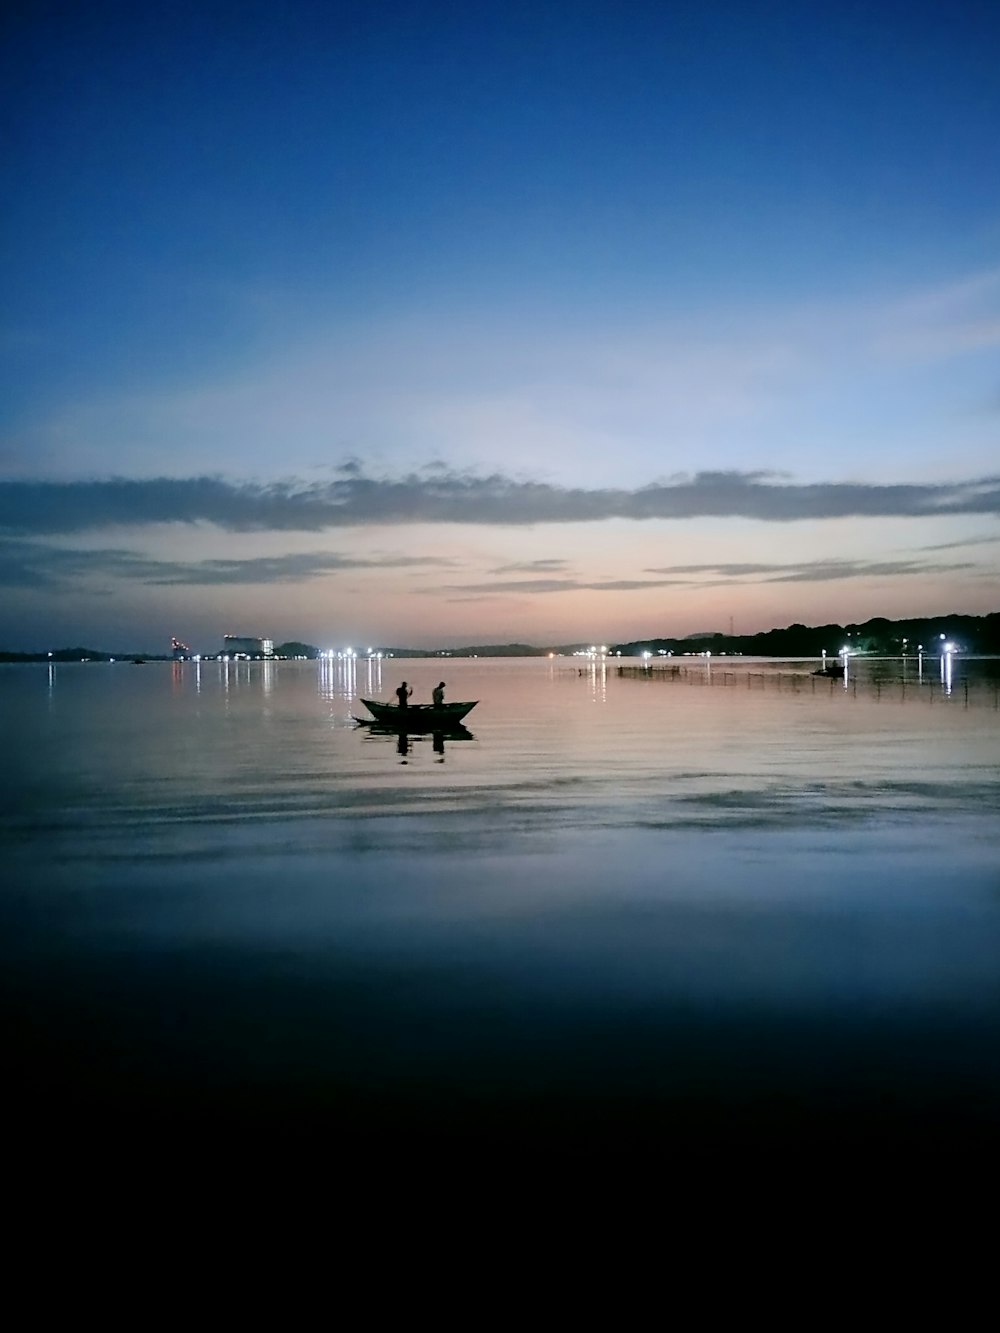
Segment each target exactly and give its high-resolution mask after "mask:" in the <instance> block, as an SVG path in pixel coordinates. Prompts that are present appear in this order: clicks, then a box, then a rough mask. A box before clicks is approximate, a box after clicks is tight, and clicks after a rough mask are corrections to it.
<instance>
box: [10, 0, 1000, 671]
mask: <svg viewBox="0 0 1000 1333" xmlns="http://www.w3.org/2000/svg"><path fill="white" fill-rule="evenodd" d="M0 22H2V25H3V26H2V31H0V124H2V141H0V142H2V155H3V165H4V180H5V187H6V188H5V191H4V193H5V204H4V208H3V210H2V216H0V373H2V395H0V649H11V650H30V651H45V650H46V649H48V648H53V647H57V646H64V645H69V644H83V645H86V646H89V647H95V648H103V649H106V650H112V651H113V650H114V649H116V648H117V649H120V650H123V651H125V650H135V649H143V650H146V651H166V650H167V647H168V644H169V639H170V636H171V635H177V636H178V637H179V638H181V639H183V640H184V641H185V642H188V643H189V644H191V646H192V648H193V649H195V650H198V651H203V652H212V651H216V650H217V649H218V648H219V647H220V646H221V640H222V636H223V635H224V634H227V633H231V634H240V635H260V636H264V637H270V638H273V639H274V640H275V641H276V642H281V641H283V640H286V639H293V638H294V639H300V640H305V641H307V642H310V643H314V644H317V645H318V646H320V647H341V646H346V645H348V644H351V645H358V644H362V643H363V644H364V645H365V646H374V645H379V646H413V647H443V646H460V645H463V644H470V643H500V642H511V641H518V642H528V643H532V644H536V645H538V646H546V645H549V644H557V643H570V642H622V641H625V640H631V639H637V638H642V637H650V636H654V635H656V636H675V635H685V634H694V633H701V632H706V631H722V632H728V630H729V629H730V626H732V627H733V628H734V629H735V631H736V632H737V633H747V634H748V633H753V632H756V631H760V630H765V629H768V628H771V627H773V626H781V625H787V624H791V623H795V622H802V623H805V624H823V623H829V622H840V623H850V622H860V621H863V620H865V619H867V618H869V617H871V616H875V615H884V616H889V617H893V618H902V617H912V616H924V615H926V616H933V615H938V614H944V613H946V612H951V611H955V612H962V613H965V614H973V615H982V614H985V613H987V612H990V611H997V610H1000V524H998V521H997V520H998V516H1000V147H998V145H1000V78H997V68H998V64H1000V7H998V6H997V5H996V4H995V3H991V2H984V3H964V2H963V0H950V2H948V3H923V2H922V0H907V2H906V3H903V2H899V3H896V2H895V0H880V2H879V3H877V4H874V3H864V4H862V3H852V2H851V0H841V3H838V4H837V5H828V4H818V3H816V4H813V3H810V2H809V0H796V2H795V3H790V2H786V0H759V2H755V0H743V2H742V3H712V2H711V0H700V3H687V2H686V0H677V2H676V3H667V2H666V0H661V2H660V3H655V4H654V3H642V2H640V0H636V3H632V4H625V5H623V4H621V2H620V0H617V2H616V3H603V2H599V3H591V2H590V0H574V2H573V3H568V2H563V3H546V2H545V0H532V3H519V0H506V3H503V4H494V3H492V0H483V2H482V3H477V4H469V3H467V0H466V3H434V2H428V3H418V2H417V0H412V2H410V3H406V2H404V0H380V2H379V3H375V4H373V3H372V2H371V0H367V3H358V4H354V3H338V2H337V0H325V3H311V2H309V3H307V2H306V0H285V2H284V3H283V4H282V5H280V6H278V5H275V4H273V2H269V3H262V4H259V3H256V0H241V3H239V4H218V3H213V0H199V3H198V4H193V3H192V4H189V3H185V0H177V2H175V3H172V4H170V5H166V6H141V5H136V4H134V3H127V4H119V3H102V0H93V2H92V3H88V4H86V5H84V4H81V3H74V4H62V3H44V2H43V0H38V2H37V3H34V2H32V0H22V2H21V3H14V4H12V5H9V6H7V7H6V9H5V17H4V18H3V19H2V20H0Z"/></svg>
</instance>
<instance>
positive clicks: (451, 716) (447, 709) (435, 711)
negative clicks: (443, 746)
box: [361, 699, 479, 731]
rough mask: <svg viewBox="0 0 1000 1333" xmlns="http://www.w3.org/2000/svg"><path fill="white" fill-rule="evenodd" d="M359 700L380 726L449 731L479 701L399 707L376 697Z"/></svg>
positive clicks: (409, 729) (407, 729) (406, 729)
mask: <svg viewBox="0 0 1000 1333" xmlns="http://www.w3.org/2000/svg"><path fill="white" fill-rule="evenodd" d="M361 702H362V703H363V704H364V706H365V707H366V708H367V709H368V711H369V713H371V715H372V717H373V718H374V719H375V721H376V722H378V723H379V725H380V726H383V727H396V728H398V729H399V730H400V731H450V730H452V728H454V727H457V726H458V725H459V723H460V722H461V721H462V718H463V717H465V715H466V713H471V712H472V710H473V709H474V708H475V706H476V704H477V703H478V702H479V700H478V699H473V700H472V702H471V703H457V704H442V705H441V706H440V707H439V708H435V707H434V705H433V704H408V705H407V707H406V708H400V707H399V705H398V704H384V703H380V702H379V701H378V699H362V700H361Z"/></svg>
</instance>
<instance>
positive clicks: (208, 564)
mask: <svg viewBox="0 0 1000 1333" xmlns="http://www.w3.org/2000/svg"><path fill="white" fill-rule="evenodd" d="M454 563H455V562H454V561H452V560H448V559H445V558H442V557H437V556H405V555H385V556H371V557H368V558H357V557H354V556H345V555H340V554H338V553H336V552H330V551H307V552H300V553H296V554H291V555H275V556H254V557H251V558H249V559H244V560H239V559H232V560H219V559H215V560H157V559H154V558H150V557H147V556H141V555H137V554H136V553H135V552H134V551H128V550H121V549H116V548H110V549H104V550H89V551H87V550H84V551H80V550H65V549H62V548H58V547H52V546H46V545H44V544H43V543H40V542H35V541H30V540H25V539H23V538H0V586H5V587H18V588H52V587H56V586H59V585H62V584H65V583H67V582H71V581H74V580H78V579H88V580H91V581H93V580H95V579H105V580H106V579H125V580H132V581H138V582H141V583H146V584H149V585H153V586H173V585H184V586H195V585H201V586H206V587H207V586H213V585H221V584H267V583H300V582H303V581H304V580H308V579H314V578H321V577H323V576H324V575H327V574H336V573H339V572H342V571H356V570H384V569H408V568H421V569H427V568H431V569H433V568H437V569H447V568H451V567H453V565H454Z"/></svg>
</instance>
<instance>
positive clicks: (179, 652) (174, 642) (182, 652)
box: [170, 637, 191, 662]
mask: <svg viewBox="0 0 1000 1333" xmlns="http://www.w3.org/2000/svg"><path fill="white" fill-rule="evenodd" d="M170 652H171V656H172V657H173V659H174V661H175V662H186V661H187V660H188V658H189V657H190V656H191V649H190V648H189V647H188V646H187V644H186V643H181V641H180V639H175V638H173V637H171V640H170Z"/></svg>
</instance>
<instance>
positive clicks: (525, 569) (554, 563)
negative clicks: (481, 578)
mask: <svg viewBox="0 0 1000 1333" xmlns="http://www.w3.org/2000/svg"><path fill="white" fill-rule="evenodd" d="M568 563H569V562H568V561H566V560H556V559H551V560H516V561H515V562H514V563H513V564H510V565H498V566H497V568H496V569H491V570H490V573H491V574H554V573H556V572H557V571H558V570H561V569H565V568H566V566H567V564H568Z"/></svg>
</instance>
